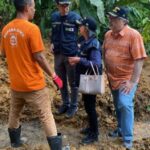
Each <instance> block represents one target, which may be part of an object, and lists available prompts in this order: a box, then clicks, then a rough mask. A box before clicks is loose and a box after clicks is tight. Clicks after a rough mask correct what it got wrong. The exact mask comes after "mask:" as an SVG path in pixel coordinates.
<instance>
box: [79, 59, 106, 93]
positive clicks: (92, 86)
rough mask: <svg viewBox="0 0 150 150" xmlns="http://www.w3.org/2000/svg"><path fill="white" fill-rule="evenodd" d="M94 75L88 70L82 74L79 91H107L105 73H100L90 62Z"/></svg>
mask: <svg viewBox="0 0 150 150" xmlns="http://www.w3.org/2000/svg"><path fill="white" fill-rule="evenodd" d="M90 64H91V67H92V70H93V72H94V75H89V74H88V70H87V71H86V73H85V74H81V75H80V83H79V92H81V93H83V94H94V95H95V94H103V93H105V82H104V75H100V74H99V71H98V67H96V68H97V73H96V71H95V69H94V67H93V64H92V62H90Z"/></svg>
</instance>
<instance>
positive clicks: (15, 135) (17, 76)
mask: <svg viewBox="0 0 150 150" xmlns="http://www.w3.org/2000/svg"><path fill="white" fill-rule="evenodd" d="M14 6H15V8H16V11H17V16H16V18H15V19H14V20H13V21H11V22H10V23H8V24H7V25H6V26H5V27H4V28H3V30H2V48H1V52H2V55H3V56H4V57H6V59H7V63H8V70H9V77H10V81H11V85H10V86H11V101H10V113H9V124H8V132H9V137H10V142H11V146H12V147H20V146H21V145H22V141H21V139H20V134H21V125H20V122H19V119H20V114H21V111H22V109H23V107H24V104H25V103H29V104H30V105H31V106H33V107H34V108H35V109H36V110H37V112H38V115H39V118H40V120H41V122H42V124H43V127H44V130H45V133H46V136H47V140H48V143H49V145H50V148H51V150H61V149H62V139H61V136H60V135H57V129H56V125H55V121H54V118H53V114H52V111H51V105H50V101H49V94H48V90H47V89H46V87H45V86H46V84H45V79H44V75H43V71H42V69H43V70H44V71H45V72H46V73H47V74H48V75H49V76H51V77H52V78H53V81H54V83H55V84H56V85H57V86H58V87H59V88H62V81H61V79H60V78H59V77H58V76H57V75H56V74H55V73H53V72H52V70H51V68H50V65H49V64H48V62H47V60H46V58H45V56H44V54H43V50H44V45H43V41H42V37H41V33H40V30H39V28H38V27H37V26H36V25H35V24H33V23H31V22H29V20H31V19H33V17H34V13H35V3H34V0H14Z"/></svg>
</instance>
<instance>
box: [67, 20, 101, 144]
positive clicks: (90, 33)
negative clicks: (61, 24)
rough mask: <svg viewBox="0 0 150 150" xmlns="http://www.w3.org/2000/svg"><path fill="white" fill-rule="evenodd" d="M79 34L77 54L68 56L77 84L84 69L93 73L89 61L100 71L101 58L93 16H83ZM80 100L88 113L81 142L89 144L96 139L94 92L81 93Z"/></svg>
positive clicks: (96, 123) (96, 122) (84, 71)
mask: <svg viewBox="0 0 150 150" xmlns="http://www.w3.org/2000/svg"><path fill="white" fill-rule="evenodd" d="M80 24H81V25H80V34H81V36H83V40H82V41H81V43H80V48H79V49H80V50H79V56H77V57H69V58H68V60H69V63H70V64H71V65H75V64H78V65H77V83H78V86H79V81H80V74H85V73H86V71H87V70H88V72H90V74H94V73H93V69H92V67H91V63H92V65H93V67H94V68H98V70H99V73H100V74H101V72H102V67H101V66H102V65H101V64H102V60H101V59H102V58H101V46H100V43H99V41H98V40H97V38H96V28H97V26H96V21H95V20H94V19H93V18H90V17H88V18H84V19H83V20H82V21H81V22H80ZM82 100H83V101H84V107H85V110H86V113H87V115H88V123H89V125H88V127H86V128H84V129H82V130H81V133H83V134H85V137H84V138H83V139H82V143H83V144H90V143H93V142H95V141H98V135H99V131H98V121H97V113H96V109H95V107H96V94H83V93H82Z"/></svg>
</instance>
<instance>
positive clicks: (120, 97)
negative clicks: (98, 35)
mask: <svg viewBox="0 0 150 150" xmlns="http://www.w3.org/2000/svg"><path fill="white" fill-rule="evenodd" d="M108 19H109V24H110V31H108V32H107V33H106V34H105V39H104V44H103V49H104V61H105V67H106V73H107V76H108V80H109V84H110V89H111V91H112V95H113V99H114V105H115V109H116V116H117V121H118V128H117V129H116V130H115V131H113V132H111V133H109V136H112V137H116V136H122V138H123V144H124V146H125V147H126V148H128V149H130V148H131V147H132V141H133V124H134V108H133V105H134V104H133V98H134V95H135V92H136V89H137V84H138V81H139V78H140V74H141V71H142V66H143V62H144V59H145V58H146V57H147V56H146V52H145V49H144V44H143V40H142V37H141V35H140V33H139V32H138V31H136V30H135V29H133V28H131V27H129V26H128V19H127V10H126V9H125V8H124V7H116V8H115V9H114V10H113V11H112V12H109V13H108Z"/></svg>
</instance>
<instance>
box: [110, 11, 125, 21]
mask: <svg viewBox="0 0 150 150" xmlns="http://www.w3.org/2000/svg"><path fill="white" fill-rule="evenodd" d="M107 14H108V15H109V16H112V17H118V18H120V19H122V20H126V21H128V19H127V18H123V17H120V16H118V15H117V14H115V13H113V12H108V13H107Z"/></svg>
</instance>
